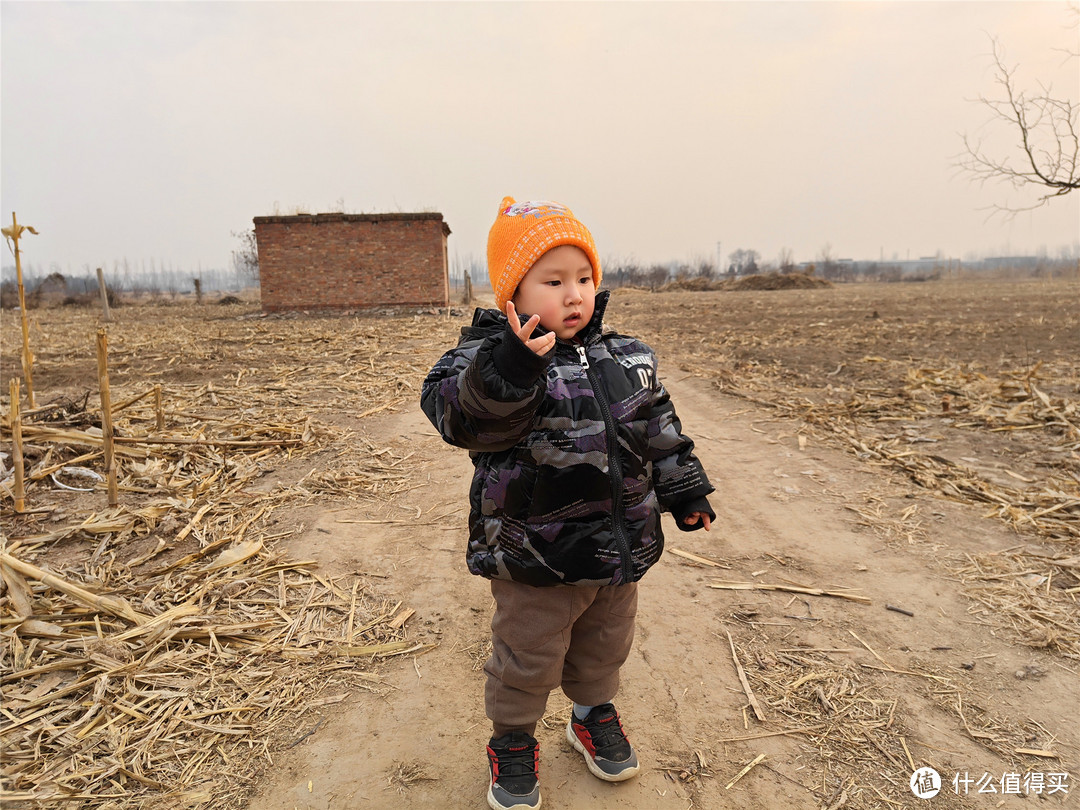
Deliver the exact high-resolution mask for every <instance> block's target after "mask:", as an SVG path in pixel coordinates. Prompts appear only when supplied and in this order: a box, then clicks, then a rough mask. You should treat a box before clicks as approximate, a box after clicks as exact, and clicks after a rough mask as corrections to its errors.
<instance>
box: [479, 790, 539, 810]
mask: <svg viewBox="0 0 1080 810" xmlns="http://www.w3.org/2000/svg"><path fill="white" fill-rule="evenodd" d="M487 801H488V807H490V808H491V810H536V808H537V807H539V806H540V805H541V804H543V799H541V798H540V797H539V796H537V797H536V804H499V802H498V801H496V799H495V794H494V793H493V792H492V790H491V788H490V787H488V792H487Z"/></svg>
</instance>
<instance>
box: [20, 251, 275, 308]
mask: <svg viewBox="0 0 1080 810" xmlns="http://www.w3.org/2000/svg"><path fill="white" fill-rule="evenodd" d="M102 272H103V275H104V277H105V287H106V289H107V290H108V292H109V295H110V297H111V299H112V300H113V301H114V302H118V301H119V299H120V297H135V298H160V297H171V298H176V297H178V296H180V295H188V294H192V293H194V291H195V281H196V280H198V281H199V283H200V286H201V289H202V292H203V293H210V292H222V293H235V292H240V291H241V290H244V289H246V288H249V287H251V286H253V284H255V285H257V283H258V282H257V280H253V279H252V277H251V275H250V273H249V272H245V271H244V270H241V269H238V268H235V267H234V268H233V269H231V270H225V269H219V268H204V269H199V270H195V271H194V272H192V271H191V270H187V269H182V268H178V267H175V266H173V265H172V264H171V263H169V264H166V263H165V262H160V263H159V262H158V261H157V260H154V259H151V260H150V262H149V263H145V262H140V263H139V265H135V264H133V263H132V262H129V261H128V260H126V259H125V260H123V261H115V262H113V264H112V266H111V267H102ZM23 286H24V288H25V292H26V296H27V299H28V300H27V306H34V305H35V304H42V303H45V301H46V300H48V301H49V302H51V303H91V302H93V301H95V300H96V297H97V296H98V295H99V294H100V293H99V291H98V281H97V269H96V268H92V267H90V266H89V265H84V266H83V268H82V270H81V271H80V272H79V273H77V274H75V273H64V272H62V270H61V268H60V266H59V265H57V264H55V263H54V264H52V265H50V266H49V267H48V268H44V267H42V266H40V265H35V264H32V263H28V264H24V265H23ZM0 298H2V305H3V306H4V307H14V306H18V286H17V276H16V272H15V267H14V265H12V266H5V267H3V268H2V269H0ZM69 299H70V300H69Z"/></svg>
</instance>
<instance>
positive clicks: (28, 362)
mask: <svg viewBox="0 0 1080 810" xmlns="http://www.w3.org/2000/svg"><path fill="white" fill-rule="evenodd" d="M23 231H30V233H32V234H36V233H37V231H35V230H34V229H33V228H31V227H30V226H29V225H20V224H19V222H18V220H17V219H16V218H15V212H14V211H12V212H11V227H10V228H4V230H3V234H4V236H6V237H8V238H9V239H11V241H12V242H14V243H15V247H14V249H13V251H12V252H13V253H14V254H15V277H16V279H17V280H18V283H19V314H20V315H21V316H22V337H23V356H22V363H23V378H24V379H25V380H26V401H27V403H28V404H29V405H30V410H33V409H34V408H36V407H37V406H36V405H35V404H34V355H33V354H32V353H31V351H30V321H29V320H27V317H26V291H25V288H24V287H23V277H22V259H21V254H20V252H19V237H20V236H22V232H23Z"/></svg>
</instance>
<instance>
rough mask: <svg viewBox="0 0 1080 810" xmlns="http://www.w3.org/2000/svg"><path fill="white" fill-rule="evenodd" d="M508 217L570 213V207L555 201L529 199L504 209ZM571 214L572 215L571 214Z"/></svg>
mask: <svg viewBox="0 0 1080 810" xmlns="http://www.w3.org/2000/svg"><path fill="white" fill-rule="evenodd" d="M503 213H504V214H506V216H508V217H523V216H533V217H536V218H538V219H539V218H540V217H546V216H548V215H549V214H570V209H569V208H567V207H566V206H565V205H559V203H557V202H548V201H547V200H530V201H527V202H519V203H514V204H513V205H511V206H510V207H509V208H507V209H506V210H505V211H503ZM571 216H572V215H571Z"/></svg>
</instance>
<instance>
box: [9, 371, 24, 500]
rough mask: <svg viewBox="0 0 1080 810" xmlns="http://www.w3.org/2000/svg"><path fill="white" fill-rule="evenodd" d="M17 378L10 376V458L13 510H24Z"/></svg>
mask: <svg viewBox="0 0 1080 810" xmlns="http://www.w3.org/2000/svg"><path fill="white" fill-rule="evenodd" d="M19 388H20V386H19V380H18V379H17V378H16V377H12V378H11V388H10V390H11V414H10V416H11V460H12V461H13V462H14V464H15V511H16V512H25V511H26V490H25V488H24V487H25V485H24V483H23V476H24V474H25V467H24V466H23V447H22V411H21V410H20V409H19V397H20V394H19Z"/></svg>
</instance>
